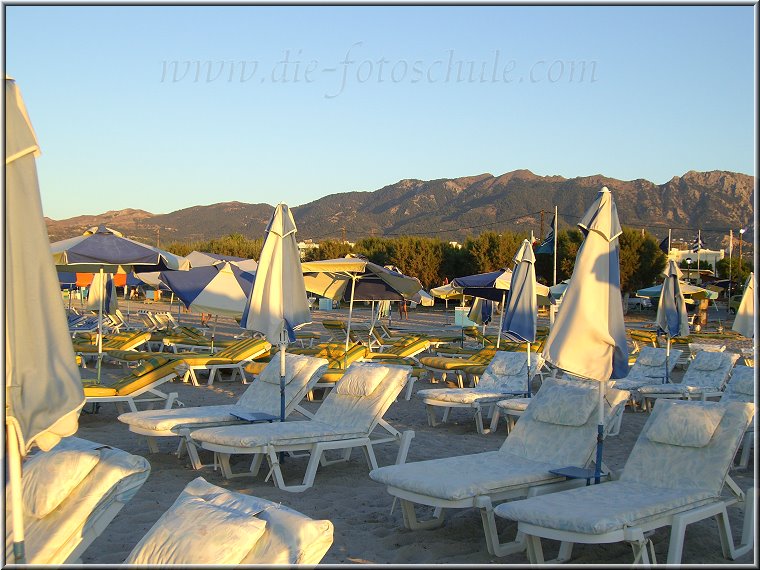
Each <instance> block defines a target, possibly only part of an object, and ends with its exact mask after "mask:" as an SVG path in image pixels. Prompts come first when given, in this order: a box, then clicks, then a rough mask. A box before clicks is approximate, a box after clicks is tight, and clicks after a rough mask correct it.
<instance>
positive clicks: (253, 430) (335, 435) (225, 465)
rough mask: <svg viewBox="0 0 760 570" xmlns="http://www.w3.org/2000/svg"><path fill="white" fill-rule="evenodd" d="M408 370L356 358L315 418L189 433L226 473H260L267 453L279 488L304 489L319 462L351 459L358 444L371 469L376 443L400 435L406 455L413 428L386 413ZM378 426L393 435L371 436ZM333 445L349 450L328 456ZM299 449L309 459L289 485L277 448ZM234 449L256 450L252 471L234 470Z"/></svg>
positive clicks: (401, 452) (241, 451)
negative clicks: (402, 428)
mask: <svg viewBox="0 0 760 570" xmlns="http://www.w3.org/2000/svg"><path fill="white" fill-rule="evenodd" d="M408 376H409V368H408V367H404V366H395V365H386V364H378V363H374V362H354V363H353V364H351V366H349V368H348V369H347V370H346V373H345V374H344V375H343V378H341V379H340V381H339V382H338V383H337V384H336V386H335V388H334V389H333V390H331V391H330V393H329V394H328V395H327V397H326V398H325V400H324V402H322V404H321V405H320V407H319V409H318V410H317V412H316V414H314V418H313V419H311V420H308V421H286V422H276V423H260V424H252V425H236V426H228V427H216V428H206V429H199V430H194V431H191V432H190V437H191V438H192V440H193V441H194V442H195V443H196V444H197V445H199V446H201V447H203V449H206V450H209V451H213V452H214V456H215V458H216V459H217V460H218V462H219V464H220V465H221V468H222V473H223V474H224V476H225V477H226V478H227V479H230V478H232V477H236V476H242V475H256V474H257V473H258V471H259V468H260V467H261V462H262V460H263V458H264V457H266V459H267V461H268V462H269V466H270V474H273V475H274V477H273V479H274V482H275V485H277V487H278V488H280V489H282V490H284V491H291V492H302V491H305V490H306V489H308V488H310V487H311V486H312V485H313V484H314V477H315V475H316V471H317V468H318V466H319V465H320V464H322V465H329V464H332V463H335V462H338V461H348V460H349V458H350V455H351V450H352V448H354V447H362V448H363V449H364V450H365V458H366V459H367V462H368V464H369V465H370V469H374V468H376V467H377V460H376V459H375V453H374V451H373V445H377V444H379V443H387V442H391V441H395V442H397V443H398V444H399V447H400V449H399V456H398V460H400V461H403V458H404V457H406V451H407V450H408V446H409V441H410V439H411V437H413V435H414V432H412V431H407V432H405V433H404V434H403V435H402V434H401V433H400V432H399V431H398V430H396V429H395V428H393V427H392V426H390V425H389V424H388V423H387V422H386V421H384V420H383V419H382V418H383V415H384V414H385V412H386V411H387V410H388V408H389V407H390V405H391V404H392V403H393V401H394V400H395V399H396V396H398V394H399V393H400V392H401V390H402V389H403V387H404V384H405V383H406V381H407V377H408ZM376 427H381V428H383V429H384V430H385V431H386V432H388V434H390V435H387V436H382V437H378V438H374V437H372V435H373V432H374V431H375V428H376ZM333 449H342V450H344V452H343V454H342V456H341V458H340V459H337V460H327V459H326V458H324V457H323V453H324V452H325V451H329V450H333ZM295 451H307V452H308V453H309V462H308V465H307V467H306V474H305V476H304V478H303V482H302V484H300V485H287V484H286V483H285V481H284V478H283V473H282V470H281V468H280V463H279V458H278V454H280V453H281V452H295ZM233 454H252V455H253V456H254V457H253V463H252V464H251V468H250V473H241V474H233V473H232V469H231V467H230V462H229V460H230V456H231V455H233ZM289 461H290V460H289Z"/></svg>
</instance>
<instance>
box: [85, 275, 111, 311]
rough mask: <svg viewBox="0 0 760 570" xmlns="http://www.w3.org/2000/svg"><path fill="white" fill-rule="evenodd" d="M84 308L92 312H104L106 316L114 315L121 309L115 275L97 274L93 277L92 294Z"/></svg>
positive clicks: (89, 295)
mask: <svg viewBox="0 0 760 570" xmlns="http://www.w3.org/2000/svg"><path fill="white" fill-rule="evenodd" d="M84 306H85V308H86V309H88V310H90V311H98V312H103V313H105V314H106V315H113V314H114V313H115V312H116V309H118V308H119V300H118V299H117V296H116V285H115V284H114V282H113V273H95V274H94V275H93V276H92V283H91V284H90V292H89V294H88V295H87V302H86V303H85V305H84Z"/></svg>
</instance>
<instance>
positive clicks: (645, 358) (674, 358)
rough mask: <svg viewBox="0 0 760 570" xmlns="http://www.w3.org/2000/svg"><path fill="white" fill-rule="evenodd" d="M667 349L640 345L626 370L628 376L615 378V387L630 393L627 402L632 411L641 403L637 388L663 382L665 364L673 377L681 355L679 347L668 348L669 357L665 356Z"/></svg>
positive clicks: (669, 374)
mask: <svg viewBox="0 0 760 570" xmlns="http://www.w3.org/2000/svg"><path fill="white" fill-rule="evenodd" d="M666 353H667V350H666V349H664V348H653V347H651V346H645V347H642V348H641V350H640V351H639V352H638V354H637V355H636V360H635V362H634V363H633V366H631V367H630V369H629V370H628V376H626V377H625V378H621V379H619V380H615V387H616V388H618V389H620V390H628V391H629V392H630V393H631V399H630V400H629V401H628V403H629V404H630V406H631V409H633V410H634V411H635V410H636V408H637V407H640V405H641V403H642V398H641V395H640V394H639V392H638V389H639V388H641V387H642V386H649V385H652V384H657V383H660V384H662V383H664V382H665V364H666V361H667V364H668V374H667V377H668V378H672V377H673V370H675V367H676V364H677V363H678V361H679V359H680V358H681V355H682V354H683V353H682V352H681V351H680V350H679V349H677V348H673V349H671V350H670V357H669V358H667V354H666Z"/></svg>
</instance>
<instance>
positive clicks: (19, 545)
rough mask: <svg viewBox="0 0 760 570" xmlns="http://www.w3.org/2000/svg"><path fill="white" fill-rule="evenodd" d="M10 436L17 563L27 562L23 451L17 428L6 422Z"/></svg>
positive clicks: (10, 465) (9, 447) (15, 556)
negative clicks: (22, 475)
mask: <svg viewBox="0 0 760 570" xmlns="http://www.w3.org/2000/svg"><path fill="white" fill-rule="evenodd" d="M5 431H6V434H7V437H8V471H9V475H10V477H9V479H10V480H9V483H10V488H11V520H12V525H13V558H14V563H15V564H26V552H25V548H24V507H23V502H22V500H21V491H22V488H21V451H20V449H19V442H18V434H17V433H16V429H15V428H14V427H13V426H12V425H10V424H8V423H7V422H6V424H5Z"/></svg>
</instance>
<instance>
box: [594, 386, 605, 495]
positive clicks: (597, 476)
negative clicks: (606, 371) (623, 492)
mask: <svg viewBox="0 0 760 570" xmlns="http://www.w3.org/2000/svg"><path fill="white" fill-rule="evenodd" d="M606 384H607V382H606V381H605V380H602V381H601V382H599V406H598V407H599V411H598V417H599V419H598V420H597V426H596V461H595V465H594V484H597V485H598V484H599V483H601V478H602V449H603V446H604V392H605V389H606V388H607V386H606Z"/></svg>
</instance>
